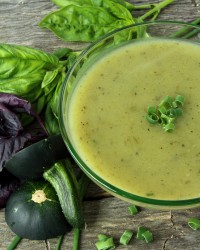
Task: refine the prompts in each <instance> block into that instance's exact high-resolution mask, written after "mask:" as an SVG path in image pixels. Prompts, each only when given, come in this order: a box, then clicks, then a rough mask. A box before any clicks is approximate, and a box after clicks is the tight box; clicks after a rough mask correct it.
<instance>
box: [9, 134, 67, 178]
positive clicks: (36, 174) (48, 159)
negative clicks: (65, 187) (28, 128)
mask: <svg viewBox="0 0 200 250" xmlns="http://www.w3.org/2000/svg"><path fill="white" fill-rule="evenodd" d="M68 155H69V153H68V150H67V148H66V146H65V143H64V141H63V139H62V137H61V135H55V136H50V137H48V138H46V139H43V140H41V141H38V142H36V143H34V144H32V145H30V146H28V147H26V148H24V149H22V150H20V151H19V152H18V153H16V154H15V155H14V156H13V157H12V158H11V159H10V160H8V161H7V162H6V164H5V168H6V169H7V170H8V171H9V172H11V173H12V174H13V175H15V176H16V177H18V178H20V179H40V178H41V177H42V175H43V172H44V171H45V170H47V169H49V168H51V167H52V165H53V164H54V163H56V162H57V161H58V160H61V159H63V158H66V157H67V156H68Z"/></svg>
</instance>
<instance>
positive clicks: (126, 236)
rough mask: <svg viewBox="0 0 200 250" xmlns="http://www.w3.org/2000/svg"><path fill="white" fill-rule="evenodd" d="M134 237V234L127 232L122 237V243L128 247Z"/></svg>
mask: <svg viewBox="0 0 200 250" xmlns="http://www.w3.org/2000/svg"><path fill="white" fill-rule="evenodd" d="M132 236H133V232H132V231H130V230H125V231H124V233H123V234H122V236H121V237H120V240H119V241H120V243H121V244H122V245H128V243H129V241H130V240H131V238H132Z"/></svg>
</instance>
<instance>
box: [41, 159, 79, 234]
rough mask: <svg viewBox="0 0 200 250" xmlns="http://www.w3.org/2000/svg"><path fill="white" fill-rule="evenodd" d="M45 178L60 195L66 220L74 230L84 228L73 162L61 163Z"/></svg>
mask: <svg viewBox="0 0 200 250" xmlns="http://www.w3.org/2000/svg"><path fill="white" fill-rule="evenodd" d="M43 177H44V178H45V179H46V180H47V181H49V182H50V183H51V185H52V186H53V187H54V189H55V190H56V193H57V195H58V198H59V201H60V205H61V207H62V211H63V213H64V215H65V218H66V219H67V221H68V222H69V224H70V225H71V226H73V227H74V228H80V229H81V228H83V226H84V216H83V207H82V202H81V197H80V194H79V187H78V182H77V179H76V177H75V174H74V171H73V168H72V165H71V162H70V161H69V160H68V159H66V160H64V161H59V162H56V163H55V164H54V166H52V168H50V169H49V170H47V171H45V172H44V174H43Z"/></svg>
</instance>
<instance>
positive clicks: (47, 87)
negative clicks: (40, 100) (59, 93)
mask: <svg viewBox="0 0 200 250" xmlns="http://www.w3.org/2000/svg"><path fill="white" fill-rule="evenodd" d="M58 73H59V69H55V70H53V71H47V72H46V74H45V76H44V78H43V81H42V84H41V88H43V89H44V92H45V95H48V94H49V93H50V92H51V91H52V90H53V89H54V88H55V83H53V82H54V79H55V78H56V77H57V75H58Z"/></svg>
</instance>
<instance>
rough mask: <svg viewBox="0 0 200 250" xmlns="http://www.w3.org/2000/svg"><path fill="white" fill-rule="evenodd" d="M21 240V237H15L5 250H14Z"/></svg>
mask: <svg viewBox="0 0 200 250" xmlns="http://www.w3.org/2000/svg"><path fill="white" fill-rule="evenodd" d="M21 240H22V238H21V237H19V236H18V235H16V236H15V237H14V238H13V240H12V242H11V243H10V245H9V246H8V247H7V250H14V249H16V247H17V246H18V244H19V243H20V241H21Z"/></svg>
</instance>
